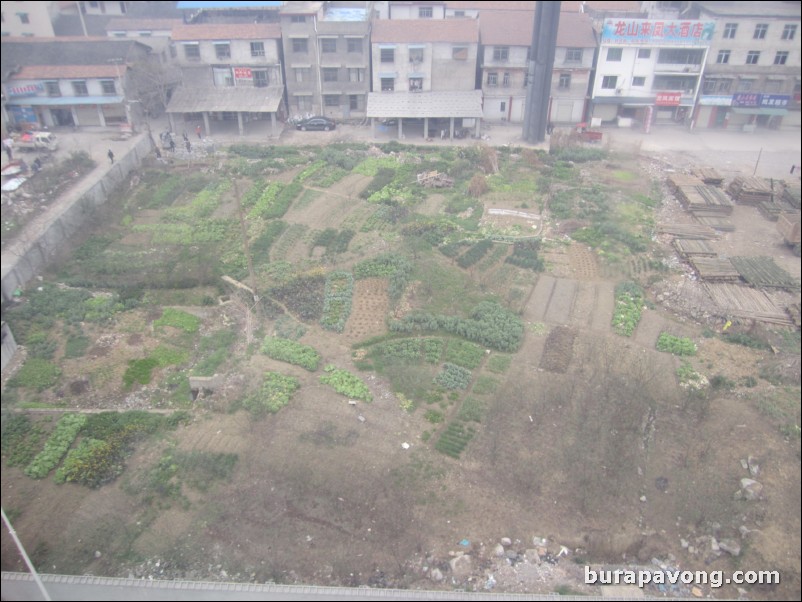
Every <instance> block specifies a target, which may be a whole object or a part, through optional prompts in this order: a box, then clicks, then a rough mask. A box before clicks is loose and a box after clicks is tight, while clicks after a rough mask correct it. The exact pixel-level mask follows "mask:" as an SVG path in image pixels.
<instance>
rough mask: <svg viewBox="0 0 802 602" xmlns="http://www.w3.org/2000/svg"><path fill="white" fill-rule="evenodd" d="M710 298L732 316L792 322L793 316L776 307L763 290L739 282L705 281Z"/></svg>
mask: <svg viewBox="0 0 802 602" xmlns="http://www.w3.org/2000/svg"><path fill="white" fill-rule="evenodd" d="M704 286H705V288H706V289H707V292H708V294H709V295H710V298H711V299H712V300H713V302H714V303H715V304H716V305H718V306H719V308H721V309H722V310H723V313H725V314H727V315H730V316H732V317H734V318H746V319H750V320H759V321H761V322H770V323H772V324H793V318H792V317H790V316H789V315H788V313H787V312H785V311H783V310H782V309H781V308H779V307H777V306H776V305H775V304H774V302H773V301H772V300H771V299H770V298H769V297H768V295H766V293H764V292H763V291H760V290H757V289H754V288H751V287H748V286H743V285H740V284H726V283H705V285H704Z"/></svg>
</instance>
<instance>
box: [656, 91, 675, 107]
mask: <svg viewBox="0 0 802 602" xmlns="http://www.w3.org/2000/svg"><path fill="white" fill-rule="evenodd" d="M680 100H682V92H658V93H657V98H655V99H654V104H656V105H657V106H658V107H678V106H679V101H680Z"/></svg>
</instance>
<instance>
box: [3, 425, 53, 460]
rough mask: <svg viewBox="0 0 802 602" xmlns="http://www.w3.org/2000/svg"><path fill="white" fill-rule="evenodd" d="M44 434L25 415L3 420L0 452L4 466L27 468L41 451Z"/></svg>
mask: <svg viewBox="0 0 802 602" xmlns="http://www.w3.org/2000/svg"><path fill="white" fill-rule="evenodd" d="M43 435H44V433H43V432H42V429H41V428H40V427H39V426H38V425H36V424H34V423H33V422H32V421H31V419H30V418H28V416H26V415H25V414H14V415H12V416H9V417H8V418H3V437H2V451H3V458H5V461H6V466H27V465H28V464H30V463H31V460H33V459H34V457H35V456H36V454H37V452H38V451H39V450H40V449H41V447H40V444H41V441H42V436H43Z"/></svg>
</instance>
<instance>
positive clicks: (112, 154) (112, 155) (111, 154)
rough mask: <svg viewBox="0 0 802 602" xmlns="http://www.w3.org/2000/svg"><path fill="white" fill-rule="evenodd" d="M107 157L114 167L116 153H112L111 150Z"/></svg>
mask: <svg viewBox="0 0 802 602" xmlns="http://www.w3.org/2000/svg"><path fill="white" fill-rule="evenodd" d="M106 155H108V157H109V161H111V164H112V165H114V153H113V152H111V149H109V152H108V153H106Z"/></svg>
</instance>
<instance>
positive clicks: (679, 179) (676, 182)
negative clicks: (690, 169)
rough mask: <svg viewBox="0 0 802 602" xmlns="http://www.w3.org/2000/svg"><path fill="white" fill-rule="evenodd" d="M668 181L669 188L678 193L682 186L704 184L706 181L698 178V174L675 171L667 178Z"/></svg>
mask: <svg viewBox="0 0 802 602" xmlns="http://www.w3.org/2000/svg"><path fill="white" fill-rule="evenodd" d="M666 182H667V183H668V186H669V188H671V191H672V192H674V193H676V192H677V190H679V189H680V188H682V187H683V186H703V185H704V182H702V180H700V179H699V178H697V177H696V176H692V175H690V174H685V173H673V174H671V175H670V176H668V179H667V180H666Z"/></svg>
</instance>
